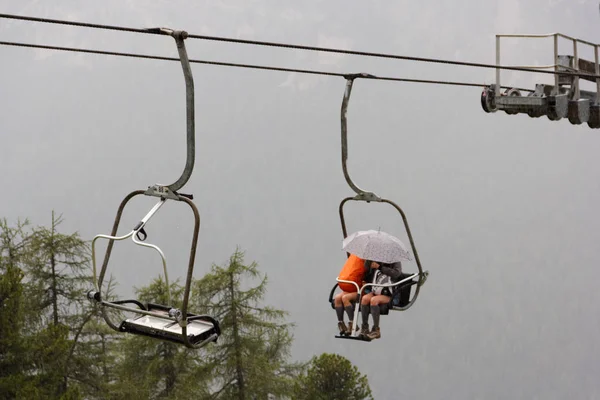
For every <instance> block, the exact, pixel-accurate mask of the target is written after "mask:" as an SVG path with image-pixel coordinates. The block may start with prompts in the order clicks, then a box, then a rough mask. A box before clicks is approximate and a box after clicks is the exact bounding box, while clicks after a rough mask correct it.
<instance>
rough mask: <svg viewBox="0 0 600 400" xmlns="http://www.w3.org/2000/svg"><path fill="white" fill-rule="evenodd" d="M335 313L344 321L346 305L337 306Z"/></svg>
mask: <svg viewBox="0 0 600 400" xmlns="http://www.w3.org/2000/svg"><path fill="white" fill-rule="evenodd" d="M335 313H336V314H337V317H338V321H342V322H343V321H344V307H341V306H340V307H336V308H335Z"/></svg>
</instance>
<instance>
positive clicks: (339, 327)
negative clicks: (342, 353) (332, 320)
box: [338, 321, 348, 335]
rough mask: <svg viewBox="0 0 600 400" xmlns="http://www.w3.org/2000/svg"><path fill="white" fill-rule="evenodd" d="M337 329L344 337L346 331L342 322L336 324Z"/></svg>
mask: <svg viewBox="0 0 600 400" xmlns="http://www.w3.org/2000/svg"><path fill="white" fill-rule="evenodd" d="M338 329H339V330H340V335H346V334H347V333H348V331H346V324H344V322H343V321H339V322H338Z"/></svg>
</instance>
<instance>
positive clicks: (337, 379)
mask: <svg viewBox="0 0 600 400" xmlns="http://www.w3.org/2000/svg"><path fill="white" fill-rule="evenodd" d="M372 398H373V395H372V393H371V388H370V387H369V382H368V379H367V377H366V376H365V375H361V374H360V372H359V370H358V368H357V367H356V366H354V365H352V363H351V362H350V361H349V360H348V359H346V358H344V357H342V356H340V355H338V354H328V353H324V354H321V355H320V356H318V357H313V359H312V360H311V361H310V363H309V365H308V368H307V370H306V371H305V372H304V373H303V374H302V375H301V376H300V377H299V379H298V381H297V382H296V387H295V389H294V399H298V400H303V399H306V400H309V399H310V400H321V399H322V400H363V399H372Z"/></svg>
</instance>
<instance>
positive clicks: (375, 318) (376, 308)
mask: <svg viewBox="0 0 600 400" xmlns="http://www.w3.org/2000/svg"><path fill="white" fill-rule="evenodd" d="M379 311H380V310H379V306H371V315H372V316H373V329H375V328H379Z"/></svg>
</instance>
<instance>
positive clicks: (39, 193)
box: [0, 0, 600, 399]
mask: <svg viewBox="0 0 600 400" xmlns="http://www.w3.org/2000/svg"><path fill="white" fill-rule="evenodd" d="M0 10H1V12H5V13H14V14H22V15H31V16H37V17H48V18H57V19H70V20H76V21H85V22H94V23H99V24H111V25H124V26H130V27H140V28H143V27H153V26H167V27H171V28H175V29H184V30H187V31H188V32H190V33H196V34H209V35H218V36H230V37H237V38H245V39H257V40H271V41H280V42H290V43H298V44H305V45H315V46H329V47H342V48H348V49H353V50H364V51H373V52H389V53H397V54H406V55H412V56H420V57H431V58H444V59H455V60H465V61H475V62H485V63H493V62H494V60H495V58H494V57H495V48H494V43H495V42H494V35H495V34H497V33H552V32H561V33H564V34H567V35H570V36H575V37H579V38H582V39H585V40H589V41H596V40H597V37H598V32H600V15H599V14H598V4H597V2H593V1H586V0H577V1H576V0H527V1H518V0H502V1H500V0H495V1H485V2H484V1H478V0H463V1H451V0H438V1H435V2H418V1H395V2H387V1H380V0H374V1H370V2H348V1H305V2H297V1H296V2H292V1H284V0H280V1H277V2H267V1H262V0H251V1H250V0H245V1H240V0H238V1H201V0H196V1H177V2H174V1H124V0H120V1H116V0H110V1H103V2H92V1H85V2H82V1H74V0H69V1H67V0H63V1H53V2H43V1H20V2H15V1H8V0H3V1H0ZM0 37H1V38H2V39H1V40H7V41H23V42H32V43H39V44H51V45H60V46H73V47H90V48H95V49H102V50H112V51H127V52H138V53H147V54H159V55H169V56H176V54H177V52H176V49H175V45H174V42H173V40H172V39H171V38H169V37H156V36H151V35H139V34H133V33H122V32H108V31H99V30H90V29H84V28H75V27H66V26H53V25H47V24H38V23H35V24H34V23H28V22H21V21H10V20H2V19H0ZM186 46H187V48H188V53H189V55H190V58H197V59H207V60H218V61H230V62H246V63H255V64H267V65H277V66H287V67H295V68H307V69H322V70H331V71H337V72H345V73H346V72H368V73H372V74H376V75H387V76H398V77H410V78H423V79H440V80H458V81H470V82H477V83H488V84H489V83H492V82H493V80H494V71H493V70H489V69H475V68H464V67H453V66H446V65H434V64H422V63H413V62H408V61H395V60H383V59H369V58H361V57H353V56H345V55H332V54H321V53H315V52H312V53H311V52H301V51H294V50H286V49H275V48H260V47H255V46H242V45H234V44H226V43H218V42H207V41H200V40H187V41H186ZM561 46H563V47H561V49H564V51H565V52H566V51H568V50H569V45H568V43H567V44H565V43H562V44H561ZM551 49H552V47H551V42H550V41H549V40H546V41H541V42H537V41H534V42H530V41H518V40H514V41H511V42H507V44H506V46H505V47H503V50H506V58H505V60H506V62H507V63H520V64H528V65H530V64H544V63H549V61H548V58H550V59H551V52H550V51H551ZM503 56H504V53H503ZM0 60H1V62H0V137H1V138H2V142H1V143H2V145H0V170H1V171H2V178H1V180H0V182H1V183H2V186H3V189H4V190H3V191H4V196H3V197H2V200H1V201H0V211H1V212H0V216H2V217H6V218H8V220H9V221H10V222H16V220H17V219H18V218H22V219H23V218H29V219H30V220H31V221H32V223H33V224H35V225H49V224H50V221H51V210H53V209H54V210H55V211H56V212H58V213H63V215H64V217H65V219H66V221H65V223H64V224H63V225H62V228H61V229H62V232H64V233H70V232H72V231H79V232H80V234H81V235H82V237H83V238H84V239H86V240H91V239H92V238H93V237H94V235H96V234H98V233H105V234H108V233H110V229H111V227H112V223H113V219H114V215H115V213H116V210H117V206H118V204H119V202H120V201H121V199H122V198H123V197H124V196H125V195H126V194H127V193H129V192H130V191H133V190H136V189H145V188H146V187H147V186H149V185H153V184H155V183H163V184H166V183H171V182H172V181H174V180H175V179H177V177H178V176H179V174H180V173H181V171H182V169H183V166H184V163H185V101H184V99H185V96H184V90H185V87H184V83H183V77H182V73H181V67H180V65H179V64H178V63H173V62H166V61H152V60H138V59H123V58H116V57H108V56H100V55H87V54H69V53H63V52H52V51H46V50H33V49H20V48H11V47H6V46H3V47H1V48H0ZM192 69H193V73H194V79H195V88H196V141H197V143H196V148H197V154H196V166H195V170H194V173H193V175H192V178H191V180H190V181H189V183H188V184H187V185H186V186H185V187H184V189H182V190H181V192H183V193H193V194H194V199H195V203H196V204H197V206H198V208H199V210H200V213H201V218H202V225H201V228H200V240H199V245H198V254H197V258H196V269H195V276H196V277H198V278H199V277H201V276H202V275H203V274H204V273H206V272H207V271H208V270H209V267H210V265H211V263H217V264H222V263H224V262H226V261H227V259H228V257H229V256H230V255H231V253H232V252H233V251H234V250H235V248H236V246H240V247H241V248H242V249H243V250H245V251H246V261H248V262H251V261H256V262H257V263H258V264H259V267H260V270H261V271H263V272H265V273H267V274H268V277H269V288H268V293H267V296H266V302H267V303H268V304H270V305H272V306H275V307H278V308H282V309H285V310H287V311H289V313H290V315H289V320H290V321H292V322H294V323H295V324H296V328H295V329H294V332H293V333H294V336H295V341H294V346H293V357H294V359H297V360H308V359H309V358H310V357H311V356H313V355H318V354H320V353H322V352H336V353H339V354H342V355H344V356H345V357H347V358H349V359H350V360H351V361H352V362H353V363H355V364H356V365H358V366H359V368H360V370H361V372H363V373H366V374H367V375H368V378H369V383H370V385H371V388H372V389H373V392H374V395H375V398H377V399H394V398H404V397H405V398H419V399H425V398H426V399H450V398H452V399H564V398H574V399H596V398H599V397H600V383H599V382H598V379H597V377H598V372H600V368H599V367H598V362H597V360H598V357H599V356H600V346H599V344H598V338H599V337H600V323H599V322H598V318H597V316H598V314H599V312H600V294H599V291H598V289H597V282H598V281H599V278H600V273H599V272H598V270H597V266H598V262H599V261H600V249H599V247H598V245H597V243H598V239H600V235H599V234H598V224H599V222H600V218H599V216H598V213H597V204H599V201H600V187H599V183H598V182H599V178H600V172H599V171H600V168H599V167H598V158H597V154H598V151H599V150H600V136H599V135H600V133H599V132H597V131H594V130H591V129H589V128H588V127H587V125H582V126H574V125H571V124H570V123H569V122H568V121H567V120H563V121H559V122H551V121H549V120H548V119H547V118H545V117H543V118H539V119H532V118H529V117H527V116H524V115H517V116H509V115H506V114H505V113H503V112H498V113H496V114H486V113H484V112H483V111H482V109H481V106H480V104H479V95H480V92H481V91H480V89H478V88H461V87H444V86H431V85H416V84H404V83H394V82H380V81H363V80H358V81H356V82H355V84H354V89H353V93H352V98H351V101H350V106H349V110H348V120H349V170H350V174H351V176H352V177H353V179H354V180H355V182H356V183H357V184H358V186H360V187H362V188H364V189H366V190H371V191H374V192H375V193H377V194H378V195H380V196H382V197H385V198H389V199H391V200H393V201H395V202H397V203H398V204H399V205H400V206H401V207H402V208H403V210H404V211H405V213H406V215H407V217H408V222H409V224H410V227H411V231H412V234H413V237H414V239H415V243H416V245H417V248H418V251H419V255H420V259H421V262H422V265H423V267H424V269H427V270H429V271H430V277H429V280H428V281H427V283H426V284H425V286H424V287H423V288H422V290H421V294H420V297H419V300H418V302H417V303H416V304H415V306H413V308H411V309H410V310H409V311H407V312H404V313H394V314H392V315H390V316H384V317H382V320H381V332H382V338H381V339H380V340H377V341H374V342H372V343H361V342H355V341H340V340H336V339H334V335H335V334H336V318H335V313H334V311H333V310H332V309H331V308H330V306H329V304H328V303H327V296H328V294H329V290H330V289H331V287H332V286H333V284H334V283H335V277H336V276H337V273H338V272H339V270H340V268H341V266H342V264H343V262H344V260H345V254H344V252H342V251H341V240H342V233H341V228H340V222H339V218H338V211H337V210H338V205H339V202H340V201H341V200H342V199H343V198H344V197H346V196H349V195H352V194H353V192H352V191H351V190H350V188H349V187H348V186H347V184H346V183H345V181H344V178H343V174H342V168H341V161H340V158H341V156H340V120H339V117H340V116H339V112H340V104H341V99H342V94H343V90H344V85H345V82H344V80H343V79H342V78H332V77H314V76H302V75H298V74H288V73H281V72H269V71H255V70H244V69H235V68H222V67H214V66H205V65H193V66H192ZM502 79H503V83H506V84H509V83H514V84H515V86H519V85H529V86H532V85H533V84H534V83H550V81H549V79H550V78H549V77H548V76H542V75H531V74H528V73H520V72H503V74H502ZM586 87H588V88H589V86H586ZM155 201H156V200H155V199H152V198H139V199H136V200H134V201H132V202H131V206H130V208H128V209H127V210H126V212H125V214H124V218H123V221H122V225H121V231H126V230H128V229H131V227H133V225H134V224H135V222H137V220H139V219H140V218H141V217H142V216H143V215H144V214H145V213H146V211H147V210H148V209H149V208H150V207H151V205H152V204H153V203H154V202H155ZM346 212H347V220H348V228H349V230H350V231H354V230H362V229H377V228H378V227H381V229H382V230H384V231H388V232H390V233H393V234H397V235H398V236H399V237H401V238H402V239H403V240H405V242H406V243H408V241H407V239H406V235H405V233H404V229H403V226H402V220H401V218H400V216H399V215H398V214H397V213H395V211H394V210H393V209H391V207H386V205H382V204H350V205H348V207H347V210H346ZM190 217H191V214H189V210H188V209H186V207H185V206H184V205H183V204H178V203H173V202H172V203H167V204H166V205H165V207H163V208H162V209H161V211H160V212H159V214H158V215H157V216H156V217H155V218H154V219H153V220H152V221H151V223H150V224H149V225H148V227H147V229H146V230H147V231H148V234H149V238H148V241H149V242H150V243H155V244H157V245H159V246H160V247H161V248H162V249H163V251H164V252H165V254H166V256H167V260H168V263H169V265H170V276H171V277H172V278H173V277H180V282H183V279H184V273H185V268H187V257H188V254H187V252H188V251H189V244H190V239H191V229H192V226H191V223H192V222H191V219H190ZM113 254H114V256H113V258H112V261H113V263H112V265H111V266H110V267H109V271H108V272H109V273H110V274H113V275H114V277H115V278H116V280H117V281H118V282H119V293H121V294H122V295H124V296H126V295H130V294H131V293H132V292H133V288H134V287H140V286H143V285H145V284H147V283H149V282H150V281H151V280H152V278H153V277H155V276H157V274H158V273H159V272H160V270H161V265H160V259H159V258H158V257H157V256H156V254H154V253H153V252H151V251H149V250H147V249H141V248H138V247H136V246H134V245H133V244H132V243H131V242H127V243H119V244H118V245H116V246H115V251H114V253H113ZM405 270H408V271H414V270H416V267H415V265H414V263H405Z"/></svg>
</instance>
